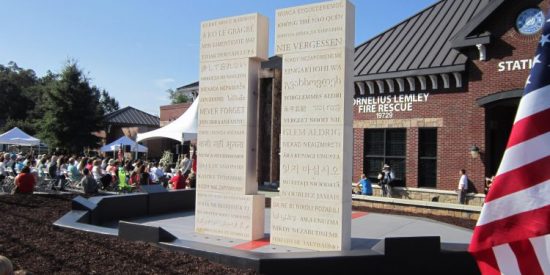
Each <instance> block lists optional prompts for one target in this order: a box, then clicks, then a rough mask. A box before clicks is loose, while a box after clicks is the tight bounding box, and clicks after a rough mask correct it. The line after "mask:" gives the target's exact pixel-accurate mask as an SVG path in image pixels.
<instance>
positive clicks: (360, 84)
mask: <svg viewBox="0 0 550 275" xmlns="http://www.w3.org/2000/svg"><path fill="white" fill-rule="evenodd" d="M355 84H357V87H358V88H359V94H360V95H365V82H363V81H358V82H355Z"/></svg>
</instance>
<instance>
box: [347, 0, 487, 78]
mask: <svg viewBox="0 0 550 275" xmlns="http://www.w3.org/2000/svg"><path fill="white" fill-rule="evenodd" d="M492 1H495V0H442V1H439V2H437V3H435V4H434V5H432V6H430V7H428V8H426V9H425V10H423V11H421V12H419V13H418V14H416V15H414V16H412V17H410V18H408V19H407V20H405V21H403V22H401V23H399V24H398V25H396V26H395V27H393V28H391V29H389V30H387V31H385V32H383V33H381V34H380V35H378V36H376V37H374V38H373V39H371V40H369V41H367V42H365V43H363V44H361V45H359V46H357V47H356V48H355V59H354V61H355V62H354V63H355V67H354V69H355V72H354V74H355V80H356V81H363V80H376V79H387V78H398V77H407V76H417V75H430V74H438V73H451V72H461V71H464V70H465V68H466V61H467V57H466V56H465V55H464V54H462V53H460V52H459V51H457V50H456V49H454V48H453V46H452V45H451V42H450V40H451V38H453V37H454V36H455V35H456V33H457V32H458V31H460V30H461V29H462V28H463V27H464V26H465V25H466V24H467V23H468V22H469V21H470V20H471V19H472V18H473V17H474V16H475V15H476V14H478V13H479V12H480V11H481V10H483V8H485V7H486V6H487V4H488V3H490V2H492Z"/></svg>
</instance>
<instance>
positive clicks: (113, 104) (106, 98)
mask: <svg viewBox="0 0 550 275" xmlns="http://www.w3.org/2000/svg"><path fill="white" fill-rule="evenodd" d="M99 103H100V104H101V108H102V109H103V112H104V113H105V114H108V113H111V112H114V111H116V110H118V109H119V108H120V107H119V106H118V101H116V99H115V98H113V97H111V96H110V95H109V93H108V92H107V91H105V90H103V91H101V98H100V99H99Z"/></svg>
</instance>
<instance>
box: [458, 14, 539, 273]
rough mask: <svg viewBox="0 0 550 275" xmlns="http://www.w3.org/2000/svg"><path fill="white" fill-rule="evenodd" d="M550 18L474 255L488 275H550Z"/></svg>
mask: <svg viewBox="0 0 550 275" xmlns="http://www.w3.org/2000/svg"><path fill="white" fill-rule="evenodd" d="M549 65H550V20H548V21H546V22H545V25H544V29H543V35H542V38H541V39H540V42H539V45H538V49H537V54H536V56H535V58H534V59H533V68H532V69H531V74H530V75H529V77H528V78H527V82H526V84H525V92H524V94H523V97H522V99H521V102H520V104H519V107H518V111H517V115H516V119H515V121H514V126H513V128H512V133H511V135H510V139H509V140H508V144H507V146H506V151H505V153H504V157H503V159H502V162H501V164H500V167H499V169H498V172H497V175H496V177H495V179H494V181H493V184H492V186H491V190H490V191H489V193H488V195H487V197H486V198H485V204H484V205H483V209H482V211H481V215H480V217H479V220H478V222H477V225H476V228H475V229H474V234H473V236H472V241H471V243H470V247H469V251H470V252H471V253H472V254H473V256H474V257H475V259H476V261H477V262H478V266H479V268H480V270H481V272H482V273H483V274H550V235H549V233H550V66H549Z"/></svg>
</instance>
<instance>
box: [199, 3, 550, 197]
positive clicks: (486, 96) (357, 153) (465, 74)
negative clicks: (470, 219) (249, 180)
mask: <svg viewBox="0 0 550 275" xmlns="http://www.w3.org/2000/svg"><path fill="white" fill-rule="evenodd" d="M548 8H549V3H548V2H547V1H542V0H522V1H515V0H460V1H457V0H441V1H439V2H437V3H435V4H434V5H432V6H430V7H427V8H426V9H424V10H423V11H421V12H419V13H418V14H416V15H414V16H412V17H410V18H408V19H405V20H404V21H403V22H401V23H399V24H397V25H396V26H395V27H393V28H391V29H389V30H386V31H384V32H382V33H380V34H379V35H378V36H376V37H374V38H372V39H370V40H369V41H366V42H364V43H361V44H359V45H358V46H357V47H356V48H355V58H354V61H355V64H354V66H355V67H354V69H355V97H354V106H353V112H354V118H353V128H354V130H353V131H354V140H353V143H354V144H353V145H354V154H353V167H352V169H353V178H354V179H359V177H360V175H361V174H362V173H365V174H367V175H368V177H370V178H372V179H373V180H375V178H376V175H377V174H378V172H379V171H380V170H381V168H382V166H383V164H384V163H387V164H390V165H391V166H392V168H393V169H394V172H395V174H396V178H397V184H398V185H401V186H406V187H413V188H426V189H439V190H455V188H456V186H457V184H458V179H459V175H458V172H459V170H460V169H466V170H467V171H468V174H469V177H470V180H471V181H472V183H473V184H472V185H471V189H470V191H471V192H476V193H482V192H483V187H484V182H485V177H488V176H491V175H494V174H495V173H496V170H497V169H498V165H499V163H500V160H501V158H502V155H503V153H504V149H505V145H506V142H507V140H508V136H509V134H510V130H511V127H512V123H513V120H514V116H515V112H516V110H517V107H518V103H519V99H520V97H521V95H522V93H523V87H524V84H525V81H526V79H527V76H528V74H529V69H530V66H531V65H532V61H531V59H532V58H533V55H534V53H535V49H536V46H537V41H538V39H539V37H540V31H541V29H540V28H539V27H538V26H539V24H540V23H541V22H544V20H545V19H544V15H543V13H542V11H546V10H548ZM540 26H542V24H540ZM362 27H368V26H356V28H362ZM281 68H282V62H281V59H280V58H279V57H272V58H270V60H268V61H265V62H263V63H262V69H261V72H260V81H259V83H260V84H259V85H260V87H259V91H260V92H259V93H258V104H257V106H258V110H257V112H258V118H259V121H258V123H259V124H258V126H259V127H258V129H259V132H258V144H259V148H258V165H259V167H258V182H259V183H262V182H277V181H278V179H279V155H278V153H279V135H280V112H281V79H282V78H284V75H283V74H282V72H281ZM189 86H190V87H193V88H195V87H196V86H198V83H196V82H195V83H192V84H190V85H189ZM199 150H200V149H199ZM375 181H377V180H375Z"/></svg>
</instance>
